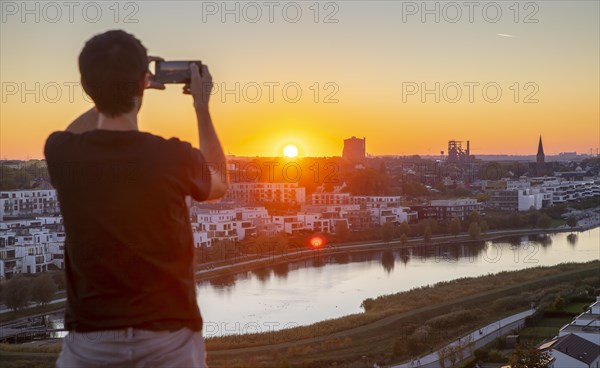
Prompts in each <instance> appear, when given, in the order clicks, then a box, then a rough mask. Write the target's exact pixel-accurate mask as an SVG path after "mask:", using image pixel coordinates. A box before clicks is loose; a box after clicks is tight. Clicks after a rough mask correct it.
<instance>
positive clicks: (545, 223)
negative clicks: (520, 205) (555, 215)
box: [537, 214, 552, 229]
mask: <svg viewBox="0 0 600 368" xmlns="http://www.w3.org/2000/svg"><path fill="white" fill-rule="evenodd" d="M550 225H552V218H550V216H548V215H546V214H543V215H542V216H540V218H539V219H538V221H537V227H539V228H542V229H547V228H549V227H550Z"/></svg>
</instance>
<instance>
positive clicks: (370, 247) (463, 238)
mask: <svg viewBox="0 0 600 368" xmlns="http://www.w3.org/2000/svg"><path fill="white" fill-rule="evenodd" d="M598 227H600V226H599V225H598V224H593V225H591V226H587V227H576V228H554V229H516V230H502V231H492V232H487V233H485V234H482V236H481V237H480V238H479V239H471V238H470V237H469V235H468V234H461V235H457V236H453V235H441V236H440V235H438V236H435V237H432V239H431V241H430V242H427V243H426V242H424V241H423V239H422V237H415V238H413V239H410V240H409V241H408V242H407V243H406V244H404V245H402V244H401V242H400V241H399V240H394V241H390V242H389V243H386V242H382V241H371V242H361V243H344V244H343V245H340V244H338V245H333V246H330V247H327V248H322V249H316V250H314V249H309V250H303V251H299V252H291V253H288V254H283V255H275V256H273V255H271V256H268V257H263V258H261V259H253V260H247V261H242V262H235V263H231V264H227V265H223V266H219V267H215V268H213V269H210V270H208V271H198V272H197V273H196V281H197V282H199V281H209V280H212V279H218V278H221V277H234V276H235V275H237V274H239V273H244V272H250V271H252V270H255V269H260V268H265V267H273V266H277V265H281V264H291V263H294V262H301V261H307V260H315V259H316V260H323V259H327V258H328V257H332V256H336V255H340V254H352V253H361V252H380V251H386V250H395V251H396V250H401V249H415V248H420V247H432V246H433V247H434V246H444V245H455V244H469V243H479V242H483V241H494V240H499V239H504V238H507V237H511V236H530V235H544V234H558V233H565V232H573V233H581V232H585V231H589V230H593V229H595V228H598ZM376 297H377V296H374V297H373V298H376ZM57 304H58V305H57V308H55V309H51V310H47V311H44V312H42V314H55V313H60V312H61V311H64V303H57ZM36 309H37V308H35V307H34V308H31V313H30V314H27V313H26V314H22V315H19V316H18V317H17V318H14V319H9V320H5V321H3V322H1V323H0V327H1V326H5V325H8V324H11V323H14V322H15V321H18V320H20V319H26V318H27V317H30V316H32V315H37V314H40V312H39V311H36ZM20 312H23V311H20ZM9 313H14V312H9ZM9 313H6V314H9ZM345 317H348V316H340V317H338V318H345ZM319 322H322V321H318V322H315V323H319ZM222 337H223V336H222Z"/></svg>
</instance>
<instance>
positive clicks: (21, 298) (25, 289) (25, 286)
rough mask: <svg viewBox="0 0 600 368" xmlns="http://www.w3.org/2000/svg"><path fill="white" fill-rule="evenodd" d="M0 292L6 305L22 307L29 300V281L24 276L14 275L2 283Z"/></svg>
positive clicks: (15, 307)
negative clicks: (2, 286) (4, 283)
mask: <svg viewBox="0 0 600 368" xmlns="http://www.w3.org/2000/svg"><path fill="white" fill-rule="evenodd" d="M2 294H3V299H4V303H6V306H7V307H9V308H10V309H12V310H15V311H16V310H19V309H22V308H24V307H26V306H27V304H28V303H29V301H31V283H30V282H29V280H27V278H25V277H24V276H21V275H18V276H15V277H13V278H12V279H10V280H9V281H8V282H7V283H6V285H4V288H3V290H2Z"/></svg>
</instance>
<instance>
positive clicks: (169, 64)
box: [154, 60, 202, 83]
mask: <svg viewBox="0 0 600 368" xmlns="http://www.w3.org/2000/svg"><path fill="white" fill-rule="evenodd" d="M192 63H194V64H196V65H198V70H199V71H200V72H202V62H201V61H200V60H191V61H158V62H156V66H155V73H154V74H155V75H154V79H155V80H156V81H157V82H160V83H190V81H191V74H190V65H191V64H192Z"/></svg>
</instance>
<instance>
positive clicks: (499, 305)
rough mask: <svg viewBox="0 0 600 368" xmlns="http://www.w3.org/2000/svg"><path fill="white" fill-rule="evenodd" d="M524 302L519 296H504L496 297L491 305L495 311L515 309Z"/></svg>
mask: <svg viewBox="0 0 600 368" xmlns="http://www.w3.org/2000/svg"><path fill="white" fill-rule="evenodd" d="M524 304H525V300H524V298H522V297H521V296H505V297H503V298H499V299H497V300H496V301H495V302H494V303H493V304H492V307H493V308H494V309H495V310H497V311H508V310H511V309H515V308H517V307H520V306H522V305H524Z"/></svg>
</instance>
